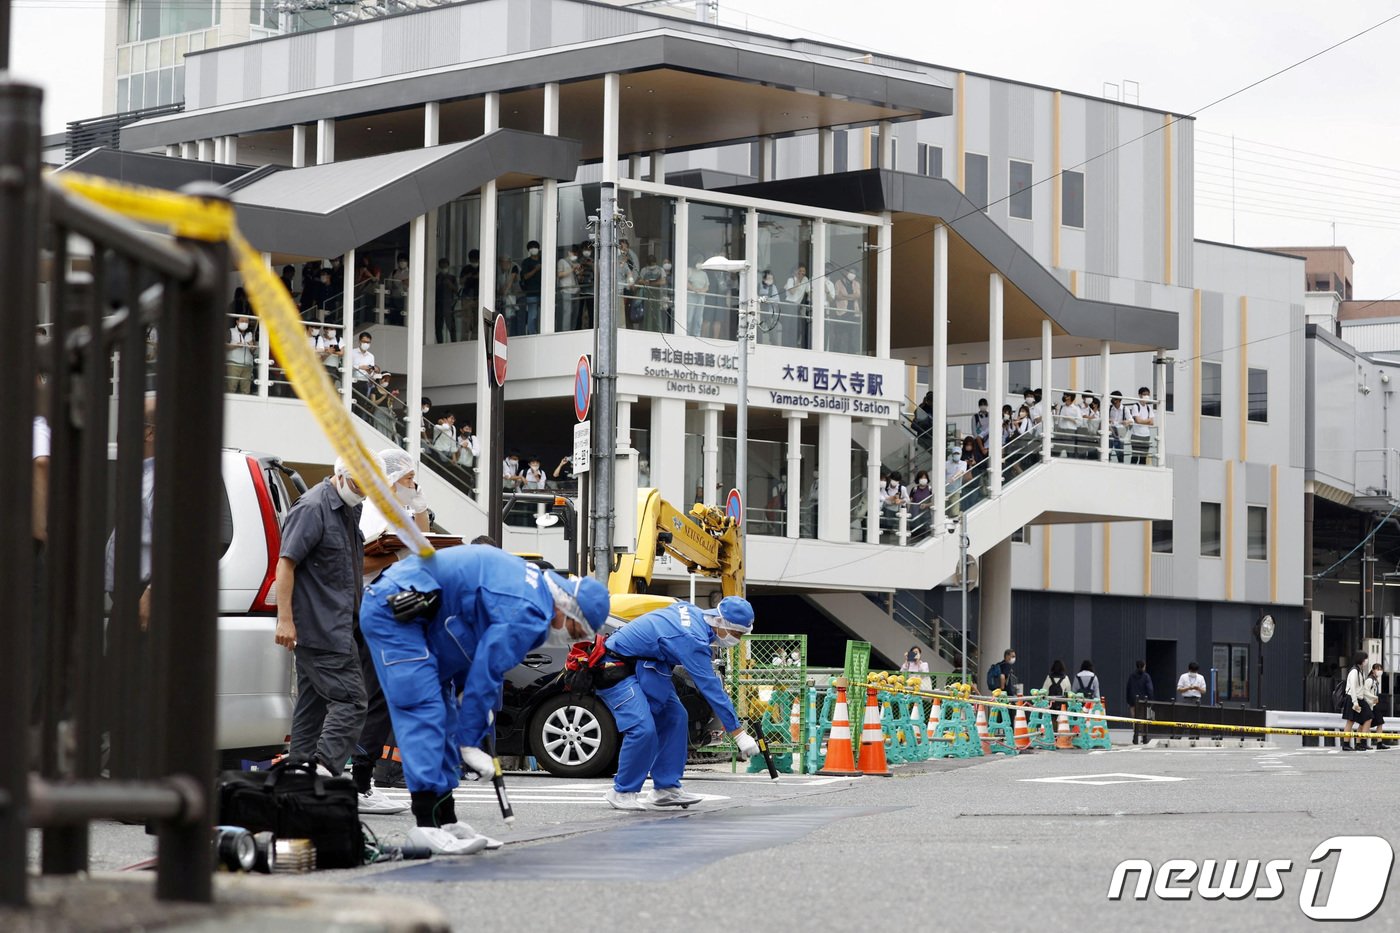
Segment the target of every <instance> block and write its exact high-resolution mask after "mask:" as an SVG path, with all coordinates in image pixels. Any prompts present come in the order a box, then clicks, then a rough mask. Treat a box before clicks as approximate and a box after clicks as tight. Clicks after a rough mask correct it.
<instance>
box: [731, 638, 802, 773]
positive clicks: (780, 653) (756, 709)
mask: <svg viewBox="0 0 1400 933" xmlns="http://www.w3.org/2000/svg"><path fill="white" fill-rule="evenodd" d="M726 663H727V680H728V686H729V696H730V698H731V699H732V700H733V701H734V710H735V712H737V713H738V714H739V718H740V719H741V720H743V721H745V722H749V723H752V724H754V725H755V726H757V727H758V728H760V729H762V730H763V737H764V738H765V739H767V740H768V748H769V750H770V752H772V754H773V755H775V756H790V755H793V754H796V753H798V752H800V751H801V750H802V736H803V735H804V734H805V728H806V719H805V717H806V711H805V706H806V704H805V703H804V702H803V697H804V696H805V693H806V686H807V636H806V635H745V636H743V638H742V639H740V641H739V644H737V645H735V646H734V647H733V648H730V649H729V654H728V657H727V659H726ZM723 747H724V748H725V749H726V750H727V751H730V752H731V753H732V752H733V749H734V741H733V739H732V738H726V740H725V743H724V745H723ZM755 767H756V765H755Z"/></svg>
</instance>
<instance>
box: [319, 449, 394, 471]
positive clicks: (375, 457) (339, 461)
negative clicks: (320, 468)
mask: <svg viewBox="0 0 1400 933" xmlns="http://www.w3.org/2000/svg"><path fill="white" fill-rule="evenodd" d="M369 457H370V460H372V461H373V462H374V463H375V464H376V465H377V466H378V467H379V470H380V472H382V473H388V472H389V470H388V467H386V466H385V465H384V458H383V457H382V456H380V455H379V454H370V455H369ZM331 472H332V473H334V474H335V475H336V476H349V475H350V468H349V467H347V466H346V465H345V458H344V457H336V458H335V466H334V467H332V468H331Z"/></svg>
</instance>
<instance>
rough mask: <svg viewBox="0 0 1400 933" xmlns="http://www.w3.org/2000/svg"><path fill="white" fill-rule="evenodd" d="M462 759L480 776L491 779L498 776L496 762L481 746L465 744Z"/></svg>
mask: <svg viewBox="0 0 1400 933" xmlns="http://www.w3.org/2000/svg"><path fill="white" fill-rule="evenodd" d="M462 761H464V762H466V765H467V768H468V769H470V770H471V771H474V772H476V775H477V776H478V777H481V778H484V779H486V780H490V779H491V778H493V777H495V776H496V763H495V762H494V761H492V760H491V756H490V755H488V754H486V753H485V752H484V751H482V750H481V749H479V748H473V747H472V746H470V745H463V746H462Z"/></svg>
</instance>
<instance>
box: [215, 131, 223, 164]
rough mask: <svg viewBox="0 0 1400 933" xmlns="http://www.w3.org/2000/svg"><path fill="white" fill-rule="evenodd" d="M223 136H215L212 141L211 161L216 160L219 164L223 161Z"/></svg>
mask: <svg viewBox="0 0 1400 933" xmlns="http://www.w3.org/2000/svg"><path fill="white" fill-rule="evenodd" d="M224 138H225V137H223V136H215V137H214V139H213V143H214V158H213V161H215V162H218V163H220V164H222V163H223V161H224Z"/></svg>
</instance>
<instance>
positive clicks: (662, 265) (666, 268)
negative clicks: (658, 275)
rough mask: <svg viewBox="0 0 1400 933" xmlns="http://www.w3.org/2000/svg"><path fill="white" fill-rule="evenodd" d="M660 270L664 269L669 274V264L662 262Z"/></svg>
mask: <svg viewBox="0 0 1400 933" xmlns="http://www.w3.org/2000/svg"><path fill="white" fill-rule="evenodd" d="M661 268H663V269H665V270H666V271H667V272H670V271H671V264H670V263H669V262H663V263H662V264H661Z"/></svg>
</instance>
